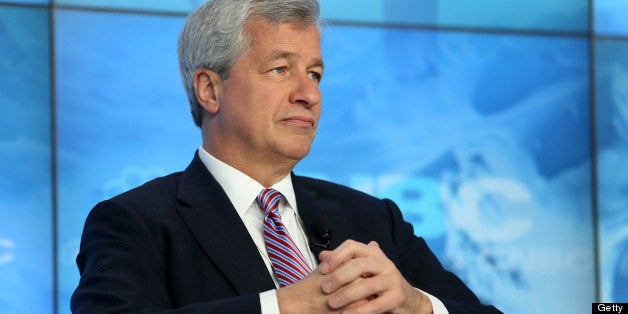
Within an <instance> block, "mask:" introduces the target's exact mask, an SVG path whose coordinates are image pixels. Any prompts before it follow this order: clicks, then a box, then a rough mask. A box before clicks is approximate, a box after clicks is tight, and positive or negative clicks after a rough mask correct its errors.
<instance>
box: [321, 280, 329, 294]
mask: <svg viewBox="0 0 628 314" xmlns="http://www.w3.org/2000/svg"><path fill="white" fill-rule="evenodd" d="M321 287H322V288H323V292H325V293H329V292H330V291H331V282H329V281H325V282H323V284H322V285H321Z"/></svg>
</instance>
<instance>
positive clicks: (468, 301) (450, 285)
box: [384, 199, 501, 314]
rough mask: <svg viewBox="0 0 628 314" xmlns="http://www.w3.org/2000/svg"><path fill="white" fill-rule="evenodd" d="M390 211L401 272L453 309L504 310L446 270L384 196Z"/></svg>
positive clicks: (415, 284)
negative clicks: (481, 299) (476, 293)
mask: <svg viewBox="0 0 628 314" xmlns="http://www.w3.org/2000/svg"><path fill="white" fill-rule="evenodd" d="M384 202H385V203H386V206H387V208H388V212H389V214H390V223H391V228H392V229H391V232H392V237H393V242H394V245H395V252H396V255H397V258H398V259H399V267H400V270H401V273H402V274H403V275H404V276H405V277H406V280H408V282H410V284H412V285H413V286H414V287H416V288H419V289H421V290H423V291H425V292H427V293H429V294H431V295H433V296H435V297H436V298H438V299H439V300H440V301H441V302H443V304H444V305H445V307H446V308H447V310H448V311H449V313H452V314H454V313H501V312H500V311H499V310H497V309H496V308H495V307H493V306H486V305H483V304H481V303H480V300H479V299H478V298H477V296H476V295H475V294H474V293H473V292H472V291H471V290H470V289H469V288H468V287H467V286H466V285H465V284H464V283H463V282H462V280H460V278H458V277H457V276H456V275H455V274H453V273H451V272H449V271H447V270H445V268H444V267H443V266H442V265H441V263H440V262H439V261H438V259H437V258H436V256H435V255H434V254H433V253H432V251H431V250H430V248H429V247H428V246H427V243H426V242H425V240H424V239H423V238H420V237H417V236H415V235H414V230H413V228H412V225H411V224H409V223H408V222H406V221H404V220H403V217H402V214H401V211H400V210H399V207H397V205H396V204H395V203H394V202H393V201H391V200H388V199H387V200H384Z"/></svg>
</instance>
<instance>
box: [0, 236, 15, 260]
mask: <svg viewBox="0 0 628 314" xmlns="http://www.w3.org/2000/svg"><path fill="white" fill-rule="evenodd" d="M14 247H15V244H13V241H11V240H10V239H7V238H2V237H0V265H4V264H8V263H10V262H12V261H13V259H15V255H14V254H13V253H12V252H11V250H13V248H14Z"/></svg>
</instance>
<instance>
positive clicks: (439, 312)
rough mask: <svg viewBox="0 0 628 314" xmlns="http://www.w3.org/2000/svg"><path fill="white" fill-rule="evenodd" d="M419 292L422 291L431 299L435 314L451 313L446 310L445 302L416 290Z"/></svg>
mask: <svg viewBox="0 0 628 314" xmlns="http://www.w3.org/2000/svg"><path fill="white" fill-rule="evenodd" d="M415 289H417V290H419V291H421V292H422V293H423V294H425V295H426V296H427V298H428V299H430V302H432V310H433V312H434V314H449V311H447V308H445V305H444V304H443V302H441V301H440V300H439V299H437V298H436V297H435V296H433V295H431V294H429V293H427V292H425V291H423V290H421V289H419V288H415Z"/></svg>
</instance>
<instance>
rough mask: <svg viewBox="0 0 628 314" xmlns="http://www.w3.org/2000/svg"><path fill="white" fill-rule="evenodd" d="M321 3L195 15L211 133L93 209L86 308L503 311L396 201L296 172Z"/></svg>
mask: <svg viewBox="0 0 628 314" xmlns="http://www.w3.org/2000/svg"><path fill="white" fill-rule="evenodd" d="M318 14H319V8H318V3H317V2H316V0H282V1H273V0H248V1H244V0H243V1H234V0H215V1H213V2H211V3H206V4H205V5H203V6H201V7H200V8H199V9H197V10H196V11H195V12H194V13H192V14H191V15H190V16H189V17H188V20H187V22H186V24H185V27H184V29H183V31H182V33H181V36H180V38H179V61H180V66H181V73H182V76H183V80H184V85H185V88H186V91H187V93H188V97H189V100H190V103H191V106H192V114H193V117H194V121H195V123H196V124H197V125H198V126H199V127H200V128H201V134H202V145H201V147H200V148H199V150H198V152H197V154H195V156H194V159H193V160H192V162H191V164H190V165H189V166H188V168H187V169H186V170H185V171H183V172H180V173H175V174H171V175H169V176H166V177H163V178H158V179H155V180H153V181H151V182H148V183H146V184H144V185H143V186H141V187H139V188H136V189H133V190H131V191H129V192H126V193H124V194H121V195H119V196H116V197H114V198H112V199H111V200H108V201H104V202H101V203H100V204H98V205H97V206H96V207H94V209H92V211H91V213H90V215H89V216H88V218H87V220H86V223H85V229H84V232H83V238H82V242H81V250H80V253H79V255H78V257H77V264H78V266H79V270H80V273H81V280H80V283H79V286H78V287H77V289H76V291H75V293H74V295H73V297H72V302H71V306H72V311H73V312H78V313H107V312H143V311H145V312H162V311H163V312H168V313H259V312H263V313H277V312H281V313H340V312H342V313H432V312H433V311H434V312H440V313H446V312H447V311H449V312H450V313H454V312H464V313H472V312H476V313H490V312H499V311H497V310H496V309H495V308H493V307H490V306H484V305H482V304H480V302H479V301H478V299H477V297H476V296H475V295H474V294H473V293H472V292H471V291H470V290H469V289H468V288H467V287H466V286H465V285H464V284H463V283H462V282H461V281H460V280H459V279H458V278H457V277H456V276H455V275H453V274H452V273H450V272H447V271H445V270H444V269H443V268H442V266H441V265H440V263H439V262H438V261H437V260H436V258H435V257H434V255H433V254H432V253H431V251H430V250H429V248H428V247H427V246H426V244H425V242H424V241H423V240H422V239H421V238H417V237H416V236H415V235H414V232H413V230H412V227H411V225H410V224H408V223H406V222H404V221H403V219H402V217H401V213H400V211H399V209H398V208H397V206H396V205H395V204H394V203H393V202H392V201H390V200H380V199H376V198H374V197H371V196H368V195H366V194H363V193H361V192H358V191H355V190H352V189H349V188H346V187H343V186H339V185H335V184H332V183H329V182H324V181H319V180H315V179H310V178H305V177H299V176H296V175H294V174H293V173H292V169H293V168H294V167H295V165H296V164H297V162H299V161H300V160H301V159H302V158H303V157H305V156H306V155H307V153H308V152H309V150H310V145H311V143H312V141H313V139H314V135H315V133H316V128H317V126H318V120H319V116H320V110H321V98H322V95H321V91H320V89H319V82H320V80H321V78H322V75H323V69H324V65H323V59H322V56H321V49H320V37H319V25H318V23H319V22H318ZM260 191H261V193H260ZM419 231H420V230H419Z"/></svg>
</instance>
